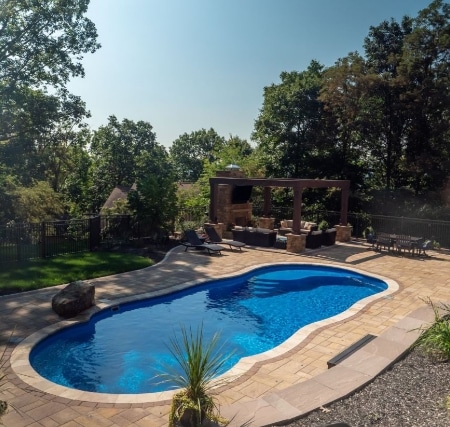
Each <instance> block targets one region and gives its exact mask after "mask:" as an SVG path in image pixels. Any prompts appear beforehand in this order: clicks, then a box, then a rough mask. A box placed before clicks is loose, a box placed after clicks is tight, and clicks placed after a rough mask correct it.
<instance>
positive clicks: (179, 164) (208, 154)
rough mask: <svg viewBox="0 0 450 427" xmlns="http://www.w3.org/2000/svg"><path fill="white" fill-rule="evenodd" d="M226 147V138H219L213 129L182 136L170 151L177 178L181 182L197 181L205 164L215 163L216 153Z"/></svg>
mask: <svg viewBox="0 0 450 427" xmlns="http://www.w3.org/2000/svg"><path fill="white" fill-rule="evenodd" d="M224 145H225V138H223V137H221V136H219V135H218V134H217V132H216V131H215V130H214V129H213V128H211V129H209V130H206V129H201V130H198V131H195V132H191V133H190V134H187V133H184V134H183V135H181V136H180V137H179V138H177V139H176V140H175V141H174V142H173V144H172V146H171V147H170V149H169V153H170V157H171V158H172V161H173V164H174V165H175V168H176V174H177V178H178V179H179V180H181V181H192V182H195V181H197V179H198V178H199V177H200V175H201V173H202V170H203V162H204V161H205V160H208V161H209V162H214V161H215V155H214V153H215V152H217V151H219V150H220V149H221V148H222V147H223V146H224Z"/></svg>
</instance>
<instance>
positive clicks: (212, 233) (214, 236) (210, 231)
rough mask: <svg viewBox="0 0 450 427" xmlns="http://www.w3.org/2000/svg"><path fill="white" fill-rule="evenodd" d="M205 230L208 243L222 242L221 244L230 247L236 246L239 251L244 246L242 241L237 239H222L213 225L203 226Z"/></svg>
mask: <svg viewBox="0 0 450 427" xmlns="http://www.w3.org/2000/svg"><path fill="white" fill-rule="evenodd" d="M205 232H206V234H207V235H208V238H209V242H210V243H222V244H223V245H229V246H230V249H233V248H238V249H239V250H240V251H241V250H242V248H243V247H244V246H245V243H244V242H239V241H237V240H223V239H222V238H221V237H220V236H219V234H218V233H217V231H216V229H215V228H214V227H205Z"/></svg>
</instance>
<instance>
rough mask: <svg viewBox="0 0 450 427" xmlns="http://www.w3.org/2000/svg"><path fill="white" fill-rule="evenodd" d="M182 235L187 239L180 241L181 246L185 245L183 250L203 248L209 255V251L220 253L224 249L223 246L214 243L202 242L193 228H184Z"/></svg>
mask: <svg viewBox="0 0 450 427" xmlns="http://www.w3.org/2000/svg"><path fill="white" fill-rule="evenodd" d="M184 237H185V238H186V239H187V241H186V242H181V244H182V245H183V246H185V247H186V249H185V250H184V251H185V252H186V251H187V250H188V249H192V248H193V249H205V250H207V251H208V253H209V254H210V255H211V253H217V254H219V255H222V251H223V250H224V249H225V248H224V247H223V246H220V245H216V244H213V243H203V242H202V241H201V240H200V238H199V237H198V235H197V233H196V232H195V230H186V231H185V232H184Z"/></svg>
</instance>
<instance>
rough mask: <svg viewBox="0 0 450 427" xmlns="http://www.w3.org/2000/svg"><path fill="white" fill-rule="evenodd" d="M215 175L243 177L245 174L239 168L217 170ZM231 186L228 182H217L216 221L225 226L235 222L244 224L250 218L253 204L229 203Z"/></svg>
mask: <svg viewBox="0 0 450 427" xmlns="http://www.w3.org/2000/svg"><path fill="white" fill-rule="evenodd" d="M216 176H220V177H222V176H223V177H232V178H245V174H244V173H243V172H241V171H240V170H227V171H218V172H217V173H216ZM232 192H233V186H232V185H228V184H219V185H218V186H217V200H216V203H217V218H210V219H211V220H213V219H215V220H217V222H221V223H224V224H225V227H227V226H229V225H231V224H235V225H241V226H246V225H247V223H248V222H250V221H251V219H252V209H253V205H252V204H251V203H248V202H247V203H231V196H232Z"/></svg>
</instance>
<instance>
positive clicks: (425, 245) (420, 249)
mask: <svg viewBox="0 0 450 427" xmlns="http://www.w3.org/2000/svg"><path fill="white" fill-rule="evenodd" d="M432 247H433V242H432V241H431V240H425V241H423V242H419V244H418V245H417V248H416V249H417V255H419V256H421V255H423V256H426V257H429V256H430V255H428V254H427V252H426V251H427V250H428V249H431V248H432Z"/></svg>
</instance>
